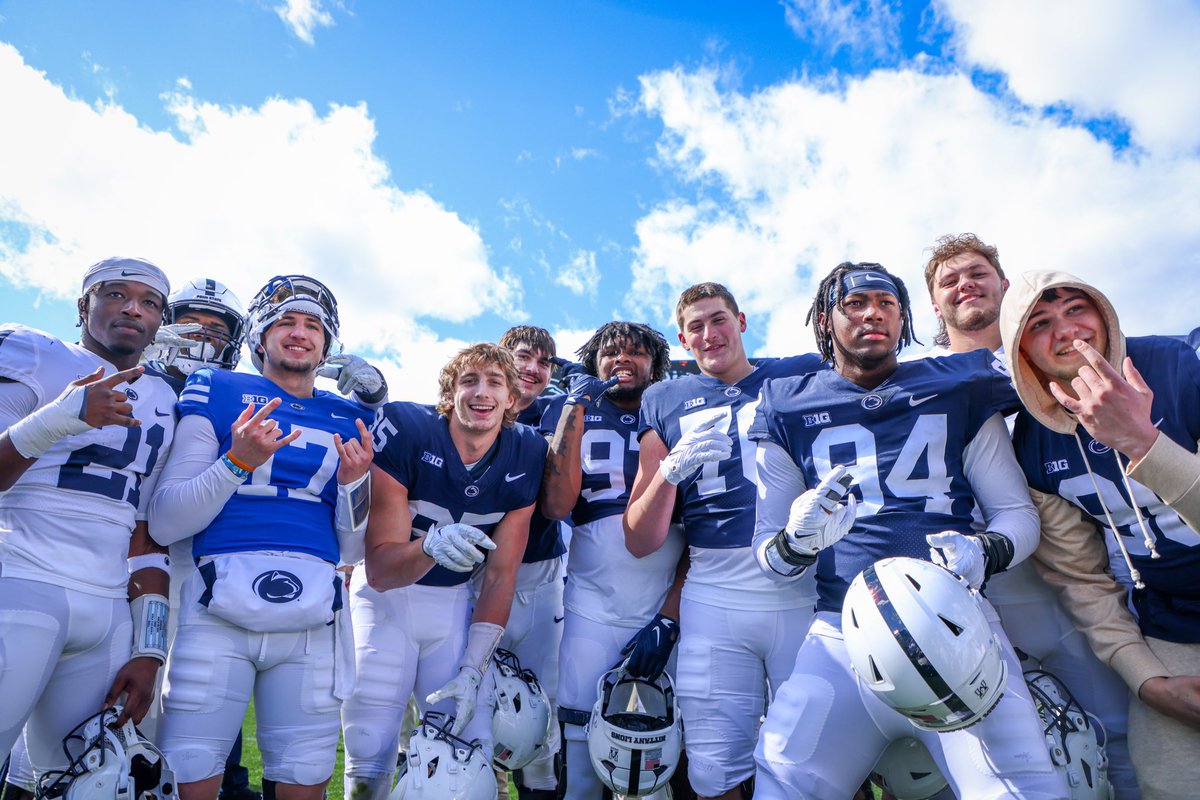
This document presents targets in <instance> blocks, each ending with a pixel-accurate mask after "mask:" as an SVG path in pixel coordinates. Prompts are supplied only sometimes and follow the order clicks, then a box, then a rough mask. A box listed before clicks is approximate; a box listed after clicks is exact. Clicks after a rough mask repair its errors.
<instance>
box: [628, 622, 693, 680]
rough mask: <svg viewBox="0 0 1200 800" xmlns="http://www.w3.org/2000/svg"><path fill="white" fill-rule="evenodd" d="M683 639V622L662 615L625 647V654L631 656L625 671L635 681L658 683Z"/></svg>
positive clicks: (639, 632) (635, 635)
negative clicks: (680, 633) (638, 679)
mask: <svg viewBox="0 0 1200 800" xmlns="http://www.w3.org/2000/svg"><path fill="white" fill-rule="evenodd" d="M678 639H679V623H678V622H676V621H675V620H673V619H671V618H670V617H667V616H663V615H662V614H655V615H654V619H652V620H650V622H649V623H648V624H647V625H646V627H644V628H642V629H641V630H640V631H638V632H637V633H635V634H634V635H633V638H632V639H630V640H629V641H628V642H627V643H626V645H625V646H624V647H623V648H621V655H622V656H628V659H627V663H626V668H625V671H626V672H628V673H629V675H630V676H631V677H634V678H644V679H645V680H648V681H653V680H657V679H658V676H659V675H662V671H663V670H664V669H666V668H667V661H669V660H670V658H671V651H672V650H674V649H675V642H676V641H678Z"/></svg>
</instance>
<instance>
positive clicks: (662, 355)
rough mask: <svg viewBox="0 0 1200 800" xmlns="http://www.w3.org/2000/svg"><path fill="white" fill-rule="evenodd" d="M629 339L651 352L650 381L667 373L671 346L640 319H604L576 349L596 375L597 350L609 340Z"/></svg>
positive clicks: (584, 364)
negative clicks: (631, 320) (612, 320)
mask: <svg viewBox="0 0 1200 800" xmlns="http://www.w3.org/2000/svg"><path fill="white" fill-rule="evenodd" d="M620 342H628V343H629V344H634V345H638V346H640V347H641V348H642V349H643V350H645V351H646V352H647V353H649V354H650V382H651V383H658V382H659V381H661V380H662V379H663V378H664V377H666V375H667V367H668V365H670V363H671V355H670V353H671V348H670V346H669V345H668V344H667V340H666V338H664V337H663V335H662V334H661V333H659V332H658V331H656V330H654V328H651V327H650V326H649V325H644V324H642V323H641V322H607V323H605V324H604V325H601V326H600V327H599V328H597V329H596V332H595V333H593V334H592V338H590V339H588V340H587V341H586V342H584V344H583V346H582V347H580V348H579V349H578V350H576V351H575V354H576V355H577V356H579V360H580V362H582V364H583V366H584V368H585V369H587V371H588V372H590V373H591V374H592V375H596V374H597V372H596V369H597V364H596V362H597V361H598V360H599V357H600V351H601V350H603V349H604V348H605V347H608V346H609V345H611V344H616V343H620Z"/></svg>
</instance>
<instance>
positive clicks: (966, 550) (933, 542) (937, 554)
mask: <svg viewBox="0 0 1200 800" xmlns="http://www.w3.org/2000/svg"><path fill="white" fill-rule="evenodd" d="M925 541H926V542H928V543H929V560H930V561H932V562H933V563H935V564H937V565H939V566H942V567H945V568H946V569H948V570H950V571H951V572H953V573H955V574H956V575H961V576H962V577H963V578H965V579H966V581H967V583H969V584H971V588H973V589H978V588H979V587H980V586H983V582H984V580H986V578H987V556H986V555H984V552H983V545H982V544H980V542H979V540H978V539H976V538H975V537H974V536H967V535H965V534H962V533H959V532H958V531H942V532H941V533H931V534H929V535H928V536H926V537H925Z"/></svg>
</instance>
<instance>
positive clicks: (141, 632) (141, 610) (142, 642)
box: [129, 594, 170, 664]
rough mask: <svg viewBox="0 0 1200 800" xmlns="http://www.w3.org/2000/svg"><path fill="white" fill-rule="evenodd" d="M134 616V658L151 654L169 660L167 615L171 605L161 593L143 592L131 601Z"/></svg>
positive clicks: (130, 607)
mask: <svg viewBox="0 0 1200 800" xmlns="http://www.w3.org/2000/svg"><path fill="white" fill-rule="evenodd" d="M129 613H130V615H131V616H132V617H133V658H138V657H140V656H149V657H150V658H153V659H155V660H156V661H158V663H160V664H165V663H166V662H167V617H168V616H169V615H170V606H169V605H167V598H165V597H163V596H162V595H161V594H143V595H141V596H139V597H135V598H133V599H132V600H130V601H129Z"/></svg>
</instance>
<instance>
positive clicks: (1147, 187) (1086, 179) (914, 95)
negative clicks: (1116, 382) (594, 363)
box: [628, 68, 1200, 355]
mask: <svg viewBox="0 0 1200 800" xmlns="http://www.w3.org/2000/svg"><path fill="white" fill-rule="evenodd" d="M719 86H720V82H719V80H718V79H717V76H716V74H715V73H714V72H712V71H704V70H701V71H697V72H688V71H684V70H682V69H678V68H677V69H674V70H671V71H665V72H658V73H654V74H651V75H647V76H644V77H643V79H642V94H641V102H642V107H643V109H644V110H645V111H646V112H648V113H650V114H653V115H656V116H657V117H659V118H660V119H661V121H662V123H663V125H664V127H665V132H664V135H663V137H662V139H661V140H660V143H659V150H658V158H659V162H660V164H661V165H662V166H663V167H664V168H665V169H668V170H670V171H671V172H672V173H673V174H674V175H676V176H677V177H679V178H680V179H681V180H682V181H683V190H682V191H686V190H687V189H689V188H691V189H694V193H693V194H692V196H682V191H681V196H677V197H675V198H674V199H671V200H668V201H665V202H662V203H660V204H658V205H657V206H655V207H654V208H652V209H651V210H650V211H649V213H647V214H646V215H645V216H643V217H642V218H641V219H640V220H639V221H638V223H637V237H638V246H637V253H636V258H635V263H634V266H633V271H634V283H633V287H632V289H631V291H630V292H629V296H628V302H629V303H630V304H631V305H632V306H633V307H635V308H641V309H647V310H649V311H652V312H654V313H655V314H656V317H657V319H659V320H660V321H661V322H662V324H666V323H667V322H668V321H669V320H670V309H671V307H672V305H673V303H674V301H675V297H676V296H677V293H678V292H679V291H680V290H681V289H682V288H684V287H686V286H688V285H691V284H693V283H695V282H697V281H701V280H720V281H723V282H725V283H727V284H728V285H729V286H730V288H731V289H732V290H733V291H734V293H735V294H736V295H737V297H738V299H739V301H740V302H741V304H742V306H743V308H744V310H746V311H747V313H748V316H749V317H750V320H749V321H750V325H751V326H753V327H755V328H757V329H758V330H759V331H760V332H765V333H764V336H765V347H764V348H763V349H764V351H765V352H767V353H771V354H777V355H781V354H787V353H792V352H799V351H804V350H809V349H811V348H812V337H811V334H810V333H809V331H808V330H807V328H806V326H805V324H804V317H805V312H806V310H807V308H808V305H809V302H810V300H811V296H812V291H813V289H814V287H815V279H814V276H815V278H816V279H819V278H820V277H821V276H823V275H824V274H826V273H827V272H828V271H829V269H831V268H832V267H833V266H835V265H836V264H837V263H839V262H841V261H844V260H851V261H879V262H881V263H883V264H885V265H887V266H888V267H890V268H892V269H894V270H895V271H896V272H898V273H899V274H900V275H901V276H902V277H903V278H904V279H905V281H906V282H907V283H908V284H909V286H910V287H911V289H912V294H913V297H914V303H915V307H916V310H917V316H918V329H919V333H921V332H923V333H925V334H928V333H929V332H931V331H932V329H933V317H932V314H931V313H929V312H928V310H927V309H928V307H929V306H928V301H927V299H926V292H925V288H924V281H923V278H922V267H923V262H924V258H925V253H924V249H925V248H926V247H928V246H929V245H931V244H932V243H933V241H934V240H935V239H936V238H937V237H938V236H940V235H942V234H945V233H950V232H961V231H974V232H976V233H978V234H979V235H980V236H981V237H983V238H984V239H985V240H987V241H991V242H994V243H996V244H998V245H999V247H1000V250H1001V255H1002V259H1003V263H1004V264H1005V267H1006V269H1008V270H1009V271H1010V272H1021V271H1024V270H1027V269H1033V268H1065V269H1068V270H1071V271H1073V272H1076V273H1077V274H1080V275H1081V276H1083V277H1084V278H1086V279H1089V280H1092V281H1095V282H1096V283H1097V284H1098V285H1099V286H1101V288H1103V289H1105V290H1106V291H1108V292H1110V296H1112V297H1114V298H1115V299H1116V301H1117V303H1118V306H1119V307H1120V308H1121V309H1122V310H1123V311H1124V312H1125V318H1126V321H1127V323H1128V327H1129V328H1130V329H1131V330H1135V331H1140V332H1149V331H1155V332H1181V331H1185V330H1190V329H1191V328H1193V327H1195V325H1196V320H1195V312H1194V310H1193V309H1194V308H1195V307H1196V303H1197V301H1200V284H1198V283H1197V282H1196V281H1193V280H1186V281H1182V282H1181V281H1180V280H1179V278H1180V276H1191V275H1193V274H1195V272H1196V270H1197V269H1198V268H1200V229H1197V227H1196V225H1195V220H1197V219H1200V198H1198V197H1197V194H1196V192H1195V186H1196V185H1197V180H1200V160H1197V159H1196V158H1195V157H1180V158H1167V157H1156V156H1154V155H1146V156H1144V157H1142V158H1139V159H1131V158H1126V157H1122V156H1120V155H1115V154H1114V153H1113V151H1112V149H1111V148H1110V147H1109V146H1108V145H1107V144H1106V143H1104V142H1100V141H1097V140H1096V139H1095V138H1094V137H1093V136H1092V135H1091V134H1090V133H1088V132H1087V131H1086V130H1083V129H1081V128H1077V127H1064V126H1062V125H1061V124H1060V123H1058V122H1055V121H1054V120H1052V119H1049V118H1046V117H1045V116H1044V115H1042V114H1041V113H1040V112H1033V113H1021V112H1016V111H1013V110H1012V109H1011V108H1010V107H1009V106H1007V105H1006V104H1004V103H1003V102H1001V101H998V100H996V99H995V98H994V97H991V96H989V95H987V94H986V93H984V92H982V91H980V90H979V89H978V88H976V87H975V86H974V85H973V84H972V82H971V81H970V79H969V78H968V77H966V76H964V75H962V74H944V75H929V74H924V73H922V72H919V71H916V70H898V71H890V70H879V71H876V72H874V73H872V74H870V75H869V76H866V77H864V78H862V79H857V80H851V81H848V82H846V84H845V85H844V87H842V88H841V89H836V90H834V89H829V88H825V87H823V86H820V85H817V84H815V83H811V82H806V81H804V80H800V79H797V80H792V81H788V82H784V83H780V84H777V85H775V86H772V87H769V88H766V89H763V90H761V91H758V92H755V93H752V94H741V93H738V92H734V91H722V90H721V89H720V88H719ZM1176 88H1177V89H1178V90H1179V91H1182V92H1195V91H1197V89H1196V87H1195V86H1192V85H1181V86H1177V87H1176ZM714 198H716V199H714ZM1163 285H1169V286H1172V287H1173V288H1172V295H1171V301H1170V302H1169V303H1166V302H1164V300H1163V297H1164V296H1165V295H1164V293H1163V292H1162V290H1161V288H1159V287H1161V286H1163Z"/></svg>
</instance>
